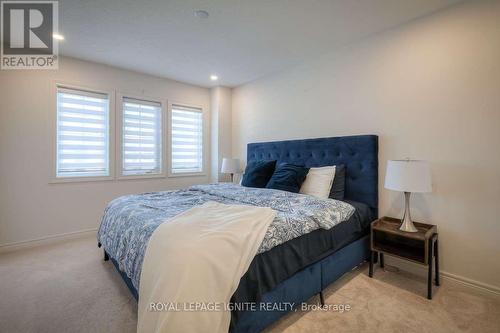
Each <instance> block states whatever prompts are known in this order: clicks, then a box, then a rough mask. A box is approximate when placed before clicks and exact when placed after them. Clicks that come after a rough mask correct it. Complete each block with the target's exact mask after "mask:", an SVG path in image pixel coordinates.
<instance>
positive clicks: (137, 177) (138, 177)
mask: <svg viewBox="0 0 500 333" xmlns="http://www.w3.org/2000/svg"><path fill="white" fill-rule="evenodd" d="M154 178H166V175H165V173H164V172H163V173H152V174H147V173H146V174H141V175H120V176H118V177H116V180H134V179H135V180H141V179H154Z"/></svg>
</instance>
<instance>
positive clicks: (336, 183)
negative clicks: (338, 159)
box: [330, 164, 345, 200]
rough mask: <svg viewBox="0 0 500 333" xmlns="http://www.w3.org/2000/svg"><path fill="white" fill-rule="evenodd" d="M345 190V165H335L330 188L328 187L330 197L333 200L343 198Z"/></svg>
mask: <svg viewBox="0 0 500 333" xmlns="http://www.w3.org/2000/svg"><path fill="white" fill-rule="evenodd" d="M344 192H345V165H343V164H341V165H336V166H335V178H333V184H332V188H331V189H330V198H332V199H335V200H344Z"/></svg>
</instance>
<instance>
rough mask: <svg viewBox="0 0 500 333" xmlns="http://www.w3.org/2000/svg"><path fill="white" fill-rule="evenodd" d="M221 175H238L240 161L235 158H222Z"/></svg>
mask: <svg viewBox="0 0 500 333" xmlns="http://www.w3.org/2000/svg"><path fill="white" fill-rule="evenodd" d="M220 172H221V173H240V172H241V168H240V160H239V159H237V158H223V159H222V167H221V169H220Z"/></svg>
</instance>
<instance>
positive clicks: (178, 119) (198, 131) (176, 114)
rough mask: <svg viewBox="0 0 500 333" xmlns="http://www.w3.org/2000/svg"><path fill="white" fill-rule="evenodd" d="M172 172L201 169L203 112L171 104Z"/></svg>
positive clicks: (188, 171)
mask: <svg viewBox="0 0 500 333" xmlns="http://www.w3.org/2000/svg"><path fill="white" fill-rule="evenodd" d="M171 126H172V137H171V139H172V143H171V144H172V150H171V151H172V160H171V162H172V174H180V173H196V172H202V171H203V113H202V110H201V109H198V108H192V107H186V106H180V105H175V104H174V105H172V121H171Z"/></svg>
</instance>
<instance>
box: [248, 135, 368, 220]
mask: <svg viewBox="0 0 500 333" xmlns="http://www.w3.org/2000/svg"><path fill="white" fill-rule="evenodd" d="M254 160H277V161H278V163H280V162H288V163H293V164H296V165H304V166H306V167H321V166H327V165H340V164H344V165H345V166H346V183H345V199H347V200H353V201H358V202H363V203H365V204H367V205H368V206H370V207H371V208H372V211H373V213H374V216H378V212H377V210H378V136H376V135H355V136H339V137H333V138H319V139H305V140H288V141H275V142H260V143H249V144H248V147H247V163H248V162H250V161H254Z"/></svg>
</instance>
